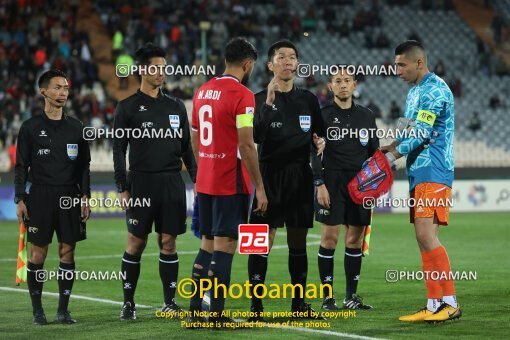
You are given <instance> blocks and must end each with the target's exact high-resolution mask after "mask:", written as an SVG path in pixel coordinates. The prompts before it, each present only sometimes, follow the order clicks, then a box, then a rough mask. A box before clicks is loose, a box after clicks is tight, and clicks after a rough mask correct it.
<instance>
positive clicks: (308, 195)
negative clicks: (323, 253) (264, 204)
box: [250, 163, 314, 229]
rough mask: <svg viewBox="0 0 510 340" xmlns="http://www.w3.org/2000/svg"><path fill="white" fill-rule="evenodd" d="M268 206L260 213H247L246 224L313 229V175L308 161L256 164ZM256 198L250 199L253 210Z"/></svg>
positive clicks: (255, 205)
mask: <svg viewBox="0 0 510 340" xmlns="http://www.w3.org/2000/svg"><path fill="white" fill-rule="evenodd" d="M260 172H261V174H262V180H263V181H264V189H265V190H266V195H267V200H268V208H267V211H266V214H265V215H264V216H259V215H255V214H253V213H252V214H251V216H250V223H255V224H259V223H260V224H268V225H269V228H281V227H283V225H284V224H285V226H286V227H287V228H288V229H293V228H298V229H305V228H313V210H314V206H313V189H314V186H313V174H312V169H311V168H310V165H309V164H289V165H285V166H281V165H279V166H277V165H274V164H266V163H261V164H260ZM256 207H257V199H256V198H255V199H254V200H253V208H252V210H253V209H255V208H256Z"/></svg>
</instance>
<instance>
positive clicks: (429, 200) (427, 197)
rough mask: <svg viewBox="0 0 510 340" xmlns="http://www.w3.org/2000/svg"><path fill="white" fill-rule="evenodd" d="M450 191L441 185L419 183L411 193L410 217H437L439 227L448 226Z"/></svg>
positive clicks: (412, 221) (412, 220)
mask: <svg viewBox="0 0 510 340" xmlns="http://www.w3.org/2000/svg"><path fill="white" fill-rule="evenodd" d="M451 197H452V189H451V188H450V187H449V186H447V185H444V184H441V183H430V182H425V183H420V184H418V185H416V186H415V187H414V189H413V190H412V191H411V203H412V204H410V217H411V223H414V219H415V218H426V217H434V215H435V216H437V221H438V224H439V225H445V226H446V225H448V216H449V214H450V205H451V203H452V200H451Z"/></svg>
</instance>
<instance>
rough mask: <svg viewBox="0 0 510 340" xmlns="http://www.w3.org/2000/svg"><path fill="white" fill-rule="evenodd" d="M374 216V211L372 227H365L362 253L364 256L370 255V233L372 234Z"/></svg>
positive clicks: (371, 215) (372, 213)
mask: <svg viewBox="0 0 510 340" xmlns="http://www.w3.org/2000/svg"><path fill="white" fill-rule="evenodd" d="M373 216H374V210H373V209H372V212H371V213H370V225H367V226H366V227H365V235H364V236H363V246H362V247H361V252H362V254H363V256H368V255H370V233H371V232H372V217H373Z"/></svg>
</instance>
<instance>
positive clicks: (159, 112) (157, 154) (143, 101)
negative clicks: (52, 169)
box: [113, 43, 197, 320]
mask: <svg viewBox="0 0 510 340" xmlns="http://www.w3.org/2000/svg"><path fill="white" fill-rule="evenodd" d="M135 57H136V61H137V64H138V65H139V66H140V67H146V72H143V73H142V75H141V78H142V81H141V85H140V89H139V90H138V91H137V92H136V93H135V94H134V95H132V96H131V97H128V98H126V99H124V100H122V101H121V102H119V104H118V105H117V109H116V113H115V122H114V129H115V140H114V143H113V163H114V168H115V182H116V185H117V189H118V192H119V193H120V196H121V200H122V201H123V202H129V199H130V198H131V200H132V201H131V202H133V203H134V204H133V206H127V205H124V207H123V209H124V210H127V211H126V223H127V228H128V239H127V245H126V249H125V252H124V256H123V257H122V271H123V272H125V273H126V279H125V280H123V282H122V284H123V290H124V306H123V307H122V310H121V313H120V318H121V320H134V319H136V311H135V302H134V294H135V289H136V284H137V282H138V277H139V275H140V259H141V256H142V253H143V250H144V249H145V245H146V244H147V236H148V234H149V233H151V232H152V224H153V223H154V224H155V230H156V232H157V233H158V245H159V249H160V254H159V274H160V277H161V282H162V284H163V293H164V305H163V308H162V311H164V312H172V311H174V312H177V311H180V310H181V309H180V308H179V306H177V304H176V303H175V301H174V297H175V291H176V289H177V274H178V271H179V258H178V256H177V250H176V239H177V235H180V234H183V233H184V232H186V189H185V185H184V182H183V180H182V177H181V168H182V162H183V161H184V164H185V165H186V168H187V169H188V173H189V174H190V176H191V179H192V181H193V183H194V182H195V177H196V171H197V166H196V163H195V159H194V157H193V151H192V148H191V141H190V131H189V123H188V115H187V113H186V108H185V107H184V104H183V103H182V101H181V100H179V99H177V98H174V97H171V96H168V95H166V94H164V93H163V92H162V91H161V86H162V85H163V84H164V81H165V74H164V72H163V71H164V69H163V68H164V67H165V65H166V61H165V52H164V51H163V49H161V48H160V47H158V46H155V45H153V44H151V43H148V44H146V45H145V46H143V47H142V48H140V49H139V50H138V51H137V52H136V54H135ZM150 66H151V67H150ZM155 70H158V72H154V71H155ZM135 129H136V130H141V131H142V134H141V135H142V137H141V138H134V137H136V136H137V134H136V133H135V132H134V131H135ZM122 131H125V132H126V133H124V134H123V135H122ZM128 131H132V133H131V135H130V136H128V134H127V132H128ZM169 132H170V134H168V133H169ZM163 134H164V135H163ZM138 135H140V134H139V133H138ZM143 136H145V137H143ZM128 145H129V175H128V176H126V151H127V148H128ZM149 198H150V207H146V206H141V203H142V202H143V200H146V199H149ZM137 203H138V204H137Z"/></svg>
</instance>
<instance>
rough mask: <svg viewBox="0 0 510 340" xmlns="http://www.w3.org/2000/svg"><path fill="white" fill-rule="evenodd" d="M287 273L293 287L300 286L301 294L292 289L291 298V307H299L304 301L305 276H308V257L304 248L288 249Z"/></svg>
mask: <svg viewBox="0 0 510 340" xmlns="http://www.w3.org/2000/svg"><path fill="white" fill-rule="evenodd" d="M289 273H290V281H291V283H292V284H293V285H296V284H298V285H301V286H302V287H303V288H302V294H303V296H301V291H300V289H298V288H296V289H294V297H293V298H292V306H296V305H299V304H300V303H301V302H302V301H303V300H304V294H305V290H306V276H307V275H308V256H307V254H306V248H304V249H294V248H289Z"/></svg>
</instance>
